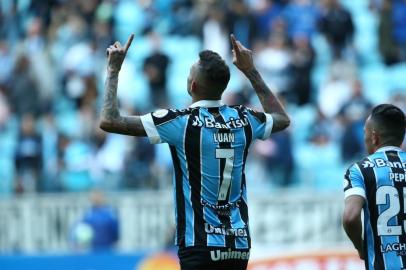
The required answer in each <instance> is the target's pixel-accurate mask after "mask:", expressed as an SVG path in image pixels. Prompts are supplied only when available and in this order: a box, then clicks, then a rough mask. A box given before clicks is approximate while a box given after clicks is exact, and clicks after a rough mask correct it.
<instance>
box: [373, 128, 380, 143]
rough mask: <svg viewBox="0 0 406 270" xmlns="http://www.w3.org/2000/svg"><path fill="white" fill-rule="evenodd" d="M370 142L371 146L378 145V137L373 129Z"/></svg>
mask: <svg viewBox="0 0 406 270" xmlns="http://www.w3.org/2000/svg"><path fill="white" fill-rule="evenodd" d="M371 142H372V144H373V145H379V143H380V138H379V135H378V133H377V132H376V131H375V130H374V129H373V130H372V132H371Z"/></svg>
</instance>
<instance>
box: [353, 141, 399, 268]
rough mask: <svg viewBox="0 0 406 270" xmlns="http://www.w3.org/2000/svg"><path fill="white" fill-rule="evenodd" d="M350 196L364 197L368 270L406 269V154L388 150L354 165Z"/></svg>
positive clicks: (382, 150)
mask: <svg viewBox="0 0 406 270" xmlns="http://www.w3.org/2000/svg"><path fill="white" fill-rule="evenodd" d="M346 180H348V181H349V182H347V187H346V196H349V194H350V193H352V194H357V195H361V196H364V197H365V199H366V203H365V206H364V250H366V251H367V252H368V253H367V256H366V259H365V263H366V268H367V269H390V270H397V269H399V270H401V269H405V268H406V201H405V197H406V153H405V152H403V151H402V150H401V149H400V148H397V147H384V148H381V149H379V150H378V151H377V152H376V153H374V154H373V155H371V156H369V157H367V158H365V159H364V160H362V161H361V162H358V163H356V164H355V165H354V166H352V167H351V168H350V169H349V170H348V171H347V174H346Z"/></svg>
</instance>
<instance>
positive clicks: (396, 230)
mask: <svg viewBox="0 0 406 270" xmlns="http://www.w3.org/2000/svg"><path fill="white" fill-rule="evenodd" d="M405 193H406V188H403V194H405ZM403 194H401V195H402V201H403V209H404V211H406V203H405V201H404V200H403ZM388 198H389V202H388V201H387V200H388ZM376 204H377V205H387V204H389V208H388V209H386V210H385V211H383V212H382V213H381V214H380V215H379V217H378V221H377V229H378V235H379V236H388V235H401V234H402V226H401V225H388V223H389V220H390V219H391V218H393V217H395V216H397V215H398V214H399V212H400V198H399V192H398V190H397V189H396V188H395V187H393V186H382V187H379V188H378V189H377V191H376ZM403 228H404V230H405V231H406V221H405V220H404V221H403Z"/></svg>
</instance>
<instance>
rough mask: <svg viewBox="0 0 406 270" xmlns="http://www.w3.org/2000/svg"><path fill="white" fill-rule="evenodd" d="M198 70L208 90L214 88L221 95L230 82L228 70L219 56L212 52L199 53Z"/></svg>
mask: <svg viewBox="0 0 406 270" xmlns="http://www.w3.org/2000/svg"><path fill="white" fill-rule="evenodd" d="M199 60H200V61H199V70H200V72H201V74H202V75H203V76H204V79H205V80H206V82H207V83H208V85H207V87H208V88H214V90H216V91H219V92H220V93H219V94H221V93H222V92H223V91H224V90H225V89H226V87H227V84H228V82H229V81H230V69H229V68H228V65H227V64H226V62H224V60H223V59H222V58H221V56H220V55H219V54H218V53H216V52H213V51H210V50H204V51H201V52H200V53H199Z"/></svg>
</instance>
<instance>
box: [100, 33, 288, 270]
mask: <svg viewBox="0 0 406 270" xmlns="http://www.w3.org/2000/svg"><path fill="white" fill-rule="evenodd" d="M132 40H133V35H132V36H131V37H130V38H129V40H128V41H127V43H126V44H125V45H124V47H122V46H121V45H120V43H119V42H116V43H114V44H113V45H112V46H110V47H109V48H108V49H107V54H108V75H107V80H106V90H105V91H106V92H105V96H104V105H103V110H102V113H101V122H100V127H101V128H102V129H103V130H105V131H108V132H113V133H119V134H126V135H133V136H148V138H149V140H150V142H151V143H167V144H169V148H170V151H171V155H172V160H173V166H174V171H175V173H174V192H175V194H174V195H175V196H174V197H175V206H176V207H175V214H176V244H177V245H178V246H179V251H178V255H179V259H180V265H181V269H182V270H189V269H190V270H192V269H193V270H199V269H201V270H206V269H211V270H215V269H234V270H239V269H246V268H247V264H248V259H249V249H250V232H249V227H248V209H247V190H246V179H245V175H244V166H245V161H246V158H247V154H248V148H249V146H250V144H251V143H252V142H253V141H254V140H255V139H262V140H265V139H267V138H269V136H270V135H271V133H273V132H277V131H280V130H283V129H285V128H286V127H288V126H289V123H290V120H289V117H288V115H287V114H286V112H285V110H284V109H283V107H282V105H281V103H280V102H279V101H278V99H277V98H276V97H275V96H274V94H273V93H272V92H271V91H270V90H269V88H268V87H267V86H266V84H265V83H264V81H263V80H262V78H261V76H260V74H259V73H258V71H257V70H256V69H255V66H254V64H253V60H252V52H251V51H250V50H248V49H247V48H245V47H244V46H243V45H241V43H240V42H239V41H237V40H236V39H235V38H234V36H233V35H232V36H231V43H232V47H233V63H234V65H236V66H237V68H239V69H240V70H241V71H242V72H243V74H244V75H245V76H246V77H247V78H248V79H249V80H250V82H251V84H252V86H253V88H254V90H255V92H256V94H257V95H258V98H259V100H260V102H261V105H262V107H263V110H264V112H258V111H254V110H251V109H249V108H246V107H244V106H241V105H238V106H227V105H224V104H222V103H221V96H222V94H223V91H224V90H225V89H226V87H227V84H228V81H229V79H230V70H229V67H228V66H227V65H226V63H225V62H224V60H223V59H222V58H221V57H220V56H219V55H218V54H217V53H215V52H212V51H207V50H206V51H202V52H200V53H199V59H198V61H197V62H196V63H195V64H193V65H192V67H191V69H190V74H189V77H188V80H187V91H188V93H189V94H190V96H191V97H192V101H193V104H192V105H191V106H190V107H189V108H186V109H182V110H177V109H169V110H166V109H161V110H158V111H155V112H153V113H151V114H147V115H143V116H122V115H120V113H119V110H118V107H117V84H118V74H119V71H120V68H121V65H122V63H123V61H124V58H125V55H126V53H127V50H128V48H129V47H130V45H131V42H132Z"/></svg>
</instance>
